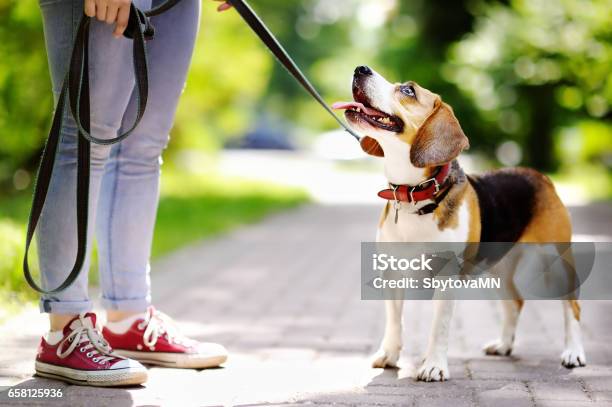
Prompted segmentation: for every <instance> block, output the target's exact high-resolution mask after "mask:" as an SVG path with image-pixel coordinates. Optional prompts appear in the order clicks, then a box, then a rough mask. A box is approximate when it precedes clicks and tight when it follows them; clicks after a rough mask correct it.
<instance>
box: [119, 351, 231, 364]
mask: <svg viewBox="0 0 612 407" xmlns="http://www.w3.org/2000/svg"><path fill="white" fill-rule="evenodd" d="M113 350H114V352H115V353H117V354H118V355H121V356H124V357H126V358H129V359H134V360H137V361H139V362H140V363H146V364H148V365H156V366H164V367H175V368H180V369H206V368H211V367H219V366H220V365H221V364H222V363H224V362H225V361H226V360H227V355H215V356H202V355H198V354H189V353H170V352H166V353H164V352H139V351H132V350H123V349H113Z"/></svg>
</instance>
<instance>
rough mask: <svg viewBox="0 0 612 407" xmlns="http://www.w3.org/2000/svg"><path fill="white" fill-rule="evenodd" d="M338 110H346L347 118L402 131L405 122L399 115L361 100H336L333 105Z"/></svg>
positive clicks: (393, 130) (398, 131)
mask: <svg viewBox="0 0 612 407" xmlns="http://www.w3.org/2000/svg"><path fill="white" fill-rule="evenodd" d="M332 107H333V108H334V109H336V110H345V113H344V114H345V115H346V118H347V119H348V120H349V121H351V120H353V121H359V120H363V121H366V122H367V123H369V124H370V125H372V126H374V127H378V128H380V129H383V130H387V131H392V132H394V133H400V132H401V131H402V130H403V127H404V123H403V122H402V120H401V119H400V118H399V117H396V116H392V115H389V114H387V113H385V112H381V111H380V110H377V109H374V108H373V107H371V106H366V105H365V104H363V103H361V102H336V103H334V104H333V105H332Z"/></svg>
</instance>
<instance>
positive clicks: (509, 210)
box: [468, 170, 536, 242]
mask: <svg viewBox="0 0 612 407" xmlns="http://www.w3.org/2000/svg"><path fill="white" fill-rule="evenodd" d="M468 179H469V181H470V184H472V187H474V190H475V191H476V194H477V195H478V202H479V205H480V221H481V222H480V223H481V227H482V229H481V232H480V241H481V242H516V241H517V240H518V239H519V238H520V237H521V235H522V234H523V231H524V230H525V227H526V226H527V225H528V224H529V222H530V221H531V218H532V216H533V207H534V204H535V194H536V188H535V186H534V183H533V180H532V179H530V176H529V173H528V172H523V171H519V170H499V171H494V172H490V173H487V174H483V175H479V176H468Z"/></svg>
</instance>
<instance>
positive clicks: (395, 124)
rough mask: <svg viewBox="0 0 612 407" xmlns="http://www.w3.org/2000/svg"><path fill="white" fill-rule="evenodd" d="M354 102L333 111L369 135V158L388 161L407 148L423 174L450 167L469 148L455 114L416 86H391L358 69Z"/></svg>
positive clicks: (366, 143)
mask: <svg viewBox="0 0 612 407" xmlns="http://www.w3.org/2000/svg"><path fill="white" fill-rule="evenodd" d="M353 99H354V102H346V103H344V102H340V103H336V104H334V108H336V109H342V110H345V116H346V118H347V120H348V122H349V123H350V124H351V126H352V127H354V128H355V129H356V130H357V131H359V132H361V133H363V134H365V136H364V137H363V138H362V139H361V147H362V149H363V150H364V151H365V152H366V153H368V154H371V155H375V156H379V157H384V156H385V153H386V154H387V155H388V154H389V153H390V151H388V150H389V149H394V148H396V146H398V144H397V143H398V142H401V143H404V144H405V145H408V146H409V151H410V154H409V156H410V157H409V158H410V163H411V164H412V165H413V166H414V167H417V168H425V167H431V166H438V165H442V164H445V163H447V162H449V161H452V160H453V159H455V158H456V157H457V156H458V155H459V154H460V153H461V151H463V150H464V149H467V148H468V147H469V142H468V139H467V137H466V136H465V134H464V133H463V130H462V129H461V126H460V125H459V121H458V120H457V118H456V117H455V115H454V113H453V110H452V108H451V107H450V106H449V105H447V104H446V103H444V102H442V99H441V98H440V96H438V95H436V94H435V93H432V92H430V91H429V90H427V89H425V88H423V87H421V86H419V85H417V84H416V83H415V82H406V83H398V84H392V83H389V82H388V81H387V80H385V78H383V77H382V76H381V75H379V74H378V73H376V72H375V71H373V70H372V69H370V68H368V67H367V66H359V67H357V69H355V74H354V77H353ZM406 159H408V157H406Z"/></svg>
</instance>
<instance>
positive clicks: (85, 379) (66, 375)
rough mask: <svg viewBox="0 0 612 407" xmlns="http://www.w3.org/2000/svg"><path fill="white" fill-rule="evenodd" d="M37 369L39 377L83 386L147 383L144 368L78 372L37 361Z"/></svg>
mask: <svg viewBox="0 0 612 407" xmlns="http://www.w3.org/2000/svg"><path fill="white" fill-rule="evenodd" d="M35 369H36V374H37V375H38V376H42V377H49V378H52V379H59V380H63V381H65V382H68V383H72V384H77V385H81V386H96V387H117V386H134V385H138V384H143V383H144V382H146V381H147V370H146V369H144V368H124V369H113V370H100V371H97V370H96V371H94V370H78V369H71V368H69V367H63V366H57V365H51V364H49V363H43V362H39V361H36V363H35Z"/></svg>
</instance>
